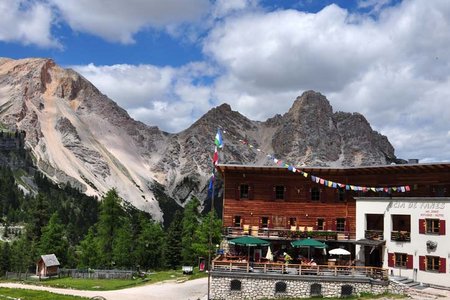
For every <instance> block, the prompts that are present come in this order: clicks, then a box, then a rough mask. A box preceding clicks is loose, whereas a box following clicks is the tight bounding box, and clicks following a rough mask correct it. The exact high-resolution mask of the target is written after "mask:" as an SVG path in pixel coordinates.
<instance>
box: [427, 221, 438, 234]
mask: <svg viewBox="0 0 450 300" xmlns="http://www.w3.org/2000/svg"><path fill="white" fill-rule="evenodd" d="M425 220H426V222H427V225H426V230H427V233H435V234H439V219H425Z"/></svg>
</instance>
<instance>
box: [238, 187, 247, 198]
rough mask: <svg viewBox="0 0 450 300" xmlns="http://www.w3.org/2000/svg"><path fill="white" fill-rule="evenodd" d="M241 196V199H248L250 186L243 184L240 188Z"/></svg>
mask: <svg viewBox="0 0 450 300" xmlns="http://www.w3.org/2000/svg"><path fill="white" fill-rule="evenodd" d="M239 196H240V198H241V199H248V184H241V186H240V187H239Z"/></svg>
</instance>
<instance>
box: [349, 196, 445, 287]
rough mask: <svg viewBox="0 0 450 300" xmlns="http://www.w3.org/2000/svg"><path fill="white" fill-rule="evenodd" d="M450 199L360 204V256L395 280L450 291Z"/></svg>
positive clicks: (376, 200)
mask: <svg viewBox="0 0 450 300" xmlns="http://www.w3.org/2000/svg"><path fill="white" fill-rule="evenodd" d="M449 218H450V197H431V196H430V197H395V198H389V197H359V198H356V240H357V246H356V256H357V259H359V260H360V261H361V262H362V263H363V264H365V265H374V266H382V267H383V268H389V271H390V274H391V275H395V276H403V277H408V278H410V279H413V280H414V281H417V282H421V283H426V284H432V285H439V286H445V287H450V228H449V225H448V223H449V222H448V221H447V220H449Z"/></svg>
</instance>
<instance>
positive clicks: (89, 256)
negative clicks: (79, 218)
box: [78, 227, 100, 268]
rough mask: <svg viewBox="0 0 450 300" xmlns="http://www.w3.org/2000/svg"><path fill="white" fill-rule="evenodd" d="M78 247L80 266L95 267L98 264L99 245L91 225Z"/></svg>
mask: <svg viewBox="0 0 450 300" xmlns="http://www.w3.org/2000/svg"><path fill="white" fill-rule="evenodd" d="M78 249H79V251H78V252H79V264H78V267H80V268H96V267H98V266H99V265H100V264H99V246H98V240H97V239H96V237H95V234H94V228H93V227H91V228H89V230H88V233H87V234H86V236H85V237H84V240H82V241H81V242H80V246H79V247H78Z"/></svg>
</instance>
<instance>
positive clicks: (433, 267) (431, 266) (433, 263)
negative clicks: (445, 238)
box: [427, 256, 440, 272]
mask: <svg viewBox="0 0 450 300" xmlns="http://www.w3.org/2000/svg"><path fill="white" fill-rule="evenodd" d="M439 261H440V258H439V257H438V256H427V271H434V272H439V266H440V264H439Z"/></svg>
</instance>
